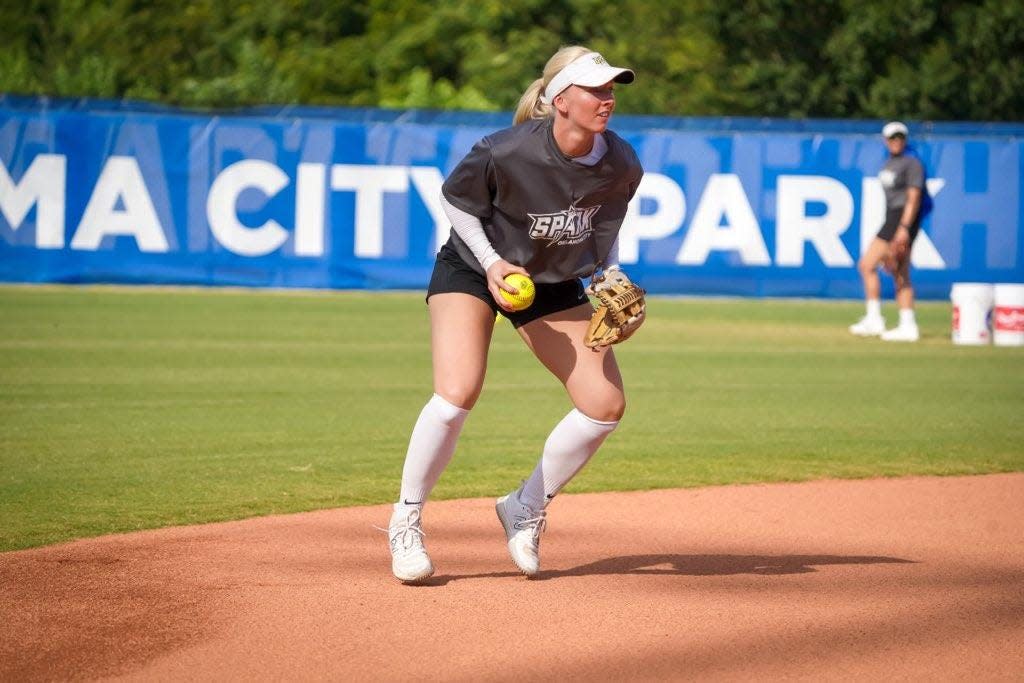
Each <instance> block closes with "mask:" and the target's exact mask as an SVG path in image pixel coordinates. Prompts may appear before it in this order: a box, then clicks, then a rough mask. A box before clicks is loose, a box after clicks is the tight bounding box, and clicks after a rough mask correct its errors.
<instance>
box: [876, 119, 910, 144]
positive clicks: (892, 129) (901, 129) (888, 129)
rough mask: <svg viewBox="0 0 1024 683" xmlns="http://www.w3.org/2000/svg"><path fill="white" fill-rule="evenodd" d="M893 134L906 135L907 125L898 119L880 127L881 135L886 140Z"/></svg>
mask: <svg viewBox="0 0 1024 683" xmlns="http://www.w3.org/2000/svg"><path fill="white" fill-rule="evenodd" d="M893 135H902V136H903V137H907V127H906V126H905V125H903V123H902V122H900V121H890V122H889V123H887V124H885V127H884V128H882V137H883V138H885V139H886V140H888V139H889V138H891V137H892V136H893Z"/></svg>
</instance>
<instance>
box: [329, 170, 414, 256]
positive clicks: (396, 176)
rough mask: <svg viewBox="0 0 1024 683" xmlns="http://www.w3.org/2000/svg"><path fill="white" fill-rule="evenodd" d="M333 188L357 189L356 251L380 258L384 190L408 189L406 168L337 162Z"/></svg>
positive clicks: (357, 253) (332, 177)
mask: <svg viewBox="0 0 1024 683" xmlns="http://www.w3.org/2000/svg"><path fill="white" fill-rule="evenodd" d="M331 189H332V190H347V191H351V192H355V193H356V220H355V224H356V234H355V255H356V256H360V257H362V258H380V257H381V256H382V255H383V253H384V193H385V192H398V193H405V192H408V190H409V175H408V171H407V170H406V168H405V167H404V166H355V165H349V164H335V165H334V166H332V167H331Z"/></svg>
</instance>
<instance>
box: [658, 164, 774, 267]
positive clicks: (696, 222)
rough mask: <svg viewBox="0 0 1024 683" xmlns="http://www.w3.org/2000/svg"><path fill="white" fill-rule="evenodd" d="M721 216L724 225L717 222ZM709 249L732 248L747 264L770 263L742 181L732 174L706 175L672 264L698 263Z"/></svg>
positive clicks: (721, 249) (704, 259)
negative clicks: (702, 189) (674, 262)
mask: <svg viewBox="0 0 1024 683" xmlns="http://www.w3.org/2000/svg"><path fill="white" fill-rule="evenodd" d="M723 216H724V217H725V220H726V224H725V225H724V226H722V225H720V223H721V219H722V217H723ZM712 250H716V251H736V252H738V254H739V257H740V260H741V261H742V262H743V265H747V266H767V265H771V262H772V260H771V257H770V256H769V255H768V247H767V246H765V243H764V239H763V238H762V237H761V228H760V226H759V225H758V224H757V218H755V217H754V210H753V209H752V208H751V207H750V201H749V200H748V199H747V194H746V192H744V191H743V184H742V183H740V179H739V176H737V175H735V174H732V173H712V174H711V177H710V178H708V184H707V185H706V186H705V187H704V194H702V195H701V198H700V203H699V204H697V210H696V211H695V212H694V214H693V220H692V221H691V222H690V229H689V230H687V232H686V238H685V239H684V240H683V245H682V246H681V247H680V248H679V253H678V254H677V255H676V263H679V264H682V265H688V266H689V265H700V264H702V263H704V262H705V261H707V258H708V254H709V253H711V251H712Z"/></svg>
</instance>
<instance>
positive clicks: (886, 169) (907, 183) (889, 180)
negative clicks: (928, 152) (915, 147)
mask: <svg viewBox="0 0 1024 683" xmlns="http://www.w3.org/2000/svg"><path fill="white" fill-rule="evenodd" d="M878 179H879V180H880V181H882V189H884V190H885V208H886V209H889V210H890V211H891V210H892V209H901V208H903V207H904V206H905V205H906V203H907V188H908V187H916V188H918V189H922V190H923V189H924V166H922V165H921V162H920V161H918V160H917V159H916V158H915V157H912V156H910V155H908V154H901V155H899V156H898V157H889V160H888V161H886V162H885V166H883V167H882V170H881V171H880V172H879V173H878Z"/></svg>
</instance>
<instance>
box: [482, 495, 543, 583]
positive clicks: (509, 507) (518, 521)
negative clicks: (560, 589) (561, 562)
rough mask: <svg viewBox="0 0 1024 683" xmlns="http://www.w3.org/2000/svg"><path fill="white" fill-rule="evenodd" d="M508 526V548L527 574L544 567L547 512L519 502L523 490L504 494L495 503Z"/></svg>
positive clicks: (501, 517) (506, 526)
mask: <svg viewBox="0 0 1024 683" xmlns="http://www.w3.org/2000/svg"><path fill="white" fill-rule="evenodd" d="M494 509H495V511H497V513H498V519H499V520H501V525H502V526H503V527H505V538H507V539H508V552H509V555H511V556H512V561H513V562H515V563H516V566H517V567H519V569H520V571H522V572H523V573H524V574H526V575H527V576H533V575H534V574H536V573H537V572H538V571H539V570H540V535H541V533H542V532H543V531H544V529H545V527H546V526H547V512H546V511H545V510H534V509H532V508H529V507H527V506H525V505H523V504H522V503H520V502H519V491H513V492H512V493H510V494H508V495H507V496H502V497H501V498H499V499H498V502H497V503H496V504H495V506H494Z"/></svg>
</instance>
